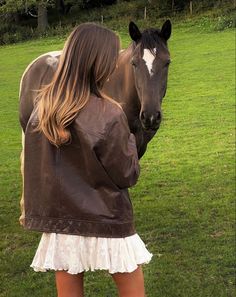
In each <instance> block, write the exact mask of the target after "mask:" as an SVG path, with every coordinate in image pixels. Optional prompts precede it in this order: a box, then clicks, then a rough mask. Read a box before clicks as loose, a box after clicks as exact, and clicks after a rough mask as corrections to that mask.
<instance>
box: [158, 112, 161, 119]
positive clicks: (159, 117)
mask: <svg viewBox="0 0 236 297" xmlns="http://www.w3.org/2000/svg"><path fill="white" fill-rule="evenodd" d="M160 119H161V112H160V111H158V112H157V120H158V121H159V120H160Z"/></svg>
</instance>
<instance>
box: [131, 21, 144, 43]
mask: <svg viewBox="0 0 236 297" xmlns="http://www.w3.org/2000/svg"><path fill="white" fill-rule="evenodd" d="M129 35H130V37H131V38H132V39H133V40H134V41H136V42H138V41H139V40H140V39H141V37H142V33H141V32H140V31H139V28H138V27H137V25H135V23H134V22H130V23H129Z"/></svg>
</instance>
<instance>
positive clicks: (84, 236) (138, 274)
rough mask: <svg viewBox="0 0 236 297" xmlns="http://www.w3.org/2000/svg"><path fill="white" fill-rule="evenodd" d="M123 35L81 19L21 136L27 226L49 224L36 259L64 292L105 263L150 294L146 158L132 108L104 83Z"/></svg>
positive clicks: (124, 282) (129, 290)
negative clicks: (139, 204)
mask: <svg viewBox="0 0 236 297" xmlns="http://www.w3.org/2000/svg"><path fill="white" fill-rule="evenodd" d="M119 49H120V42H119V38H118V37H117V36H116V35H115V34H114V33H113V32H112V31H111V30H109V29H106V28H104V27H102V26H100V25H96V24H94V23H85V24H82V25H80V26H78V27H76V28H75V29H74V31H73V32H72V33H71V34H70V36H69V37H68V39H67V41H66V43H65V46H64V49H63V51H62V54H61V57H60V60H59V64H58V68H57V70H56V72H55V74H54V76H53V79H52V81H51V83H50V84H48V85H45V86H43V87H42V89H41V90H39V93H38V96H37V100H36V101H35V107H34V110H33V112H32V114H31V117H30V119H29V121H28V123H26V124H25V123H23V122H22V123H21V124H22V128H23V131H24V132H25V141H24V169H23V172H24V212H25V218H24V227H25V228H26V229H28V230H37V231H41V232H43V234H42V237H41V240H40V243H39V246H38V249H37V251H36V254H35V257H34V259H33V262H32V264H31V267H33V268H34V270H35V271H47V270H49V269H53V270H55V275H56V286H57V291H58V297H69V296H70V297H81V296H84V295H83V274H84V271H87V270H91V271H93V270H96V269H105V270H107V271H108V272H109V273H110V274H111V275H112V277H113V279H114V281H115V283H116V285H117V288H118V291H119V296H121V297H144V296H145V290H144V279H143V272H142V267H141V264H144V263H148V262H149V261H150V260H151V257H152V254H151V253H149V252H148V250H147V249H146V247H145V244H144V243H143V241H142V240H141V238H140V237H139V236H138V234H137V233H136V231H135V226H134V219H133V210H132V203H131V201H130V198H129V193H128V188H129V187H131V186H133V185H134V184H135V183H136V182H137V179H138V176H139V172H140V167H139V162H138V156H137V149H136V142H135V136H134V135H133V134H132V133H130V130H129V126H128V121H127V118H126V115H125V113H124V112H123V110H122V108H121V107H120V105H119V104H118V103H116V102H115V101H113V100H112V99H111V98H108V97H107V96H105V95H104V94H103V93H102V92H101V89H102V87H103V85H104V83H105V82H106V81H107V79H108V78H109V76H110V75H111V74H112V72H113V71H114V69H115V67H116V64H117V59H118V55H119Z"/></svg>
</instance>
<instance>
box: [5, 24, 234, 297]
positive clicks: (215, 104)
mask: <svg viewBox="0 0 236 297" xmlns="http://www.w3.org/2000/svg"><path fill="white" fill-rule="evenodd" d="M121 36H122V41H123V46H124V47H126V46H127V45H128V43H129V38H128V36H127V34H125V33H122V34H121ZM234 41H235V40H234V31H233V30H226V31H223V32H211V33H210V32H206V31H204V30H201V28H199V27H197V26H180V25H176V26H175V25H174V28H173V36H172V37H171V40H170V50H171V56H172V64H171V66H170V76H169V85H168V92H167V96H166V98H165V100H164V102H163V112H164V121H163V123H162V126H161V129H160V130H159V132H158V134H157V135H156V136H155V138H154V139H153V140H152V142H151V143H150V144H149V147H148V151H147V153H146V154H145V156H144V157H143V159H142V160H141V176H140V179H139V182H138V184H137V185H136V186H135V187H134V188H132V189H131V199H132V201H133V206H134V213H135V221H136V228H137V232H138V234H139V235H140V236H141V238H142V239H143V240H144V242H145V243H146V244H147V248H148V249H149V251H150V252H152V253H153V254H154V256H153V259H152V261H151V262H150V264H148V265H146V266H144V268H143V269H144V273H145V284H146V291H147V296H148V297H190V296H191V297H231V296H232V297H233V296H235V295H234V294H235V291H234V276H235V274H234V273H235V270H234V262H235V258H234V251H235V242H234V239H235V237H234V231H233V230H234V229H233V223H234V219H235V217H234V211H235V205H234V197H233V196H234V193H235V186H234V177H235V171H234V170H235V169H234V162H235V159H234V140H235V134H234V126H235V118H234V111H235V110H234V103H235V102H234V87H235V85H234V79H235V77H234V61H235V56H234ZM63 42H64V40H59V39H45V40H37V41H31V42H26V43H21V44H18V45H12V46H5V47H0V207H1V208H0V224H1V241H0V297H22V296H33V297H42V296H43V297H53V296H56V290H55V285H54V273H53V272H48V273H36V272H34V271H33V270H32V269H31V268H29V265H30V263H31V261H32V258H33V256H34V253H35V250H36V248H37V245H38V242H39V239H40V233H37V232H27V231H24V230H23V229H22V228H21V227H20V225H19V224H18V217H19V215H20V209H19V199H20V193H21V177H20V170H19V155H20V151H21V134H20V126H19V122H18V90H19V81H20V77H21V74H22V73H23V71H24V69H25V67H26V66H27V64H28V63H29V62H30V61H31V60H32V59H34V58H35V57H37V56H38V55H39V54H41V53H44V52H46V51H50V50H57V49H61V48H62V46H63ZM85 291H86V297H115V296H117V295H116V288H115V285H114V284H113V282H112V279H111V277H110V275H108V274H107V273H105V272H104V271H97V272H87V273H86V274H85Z"/></svg>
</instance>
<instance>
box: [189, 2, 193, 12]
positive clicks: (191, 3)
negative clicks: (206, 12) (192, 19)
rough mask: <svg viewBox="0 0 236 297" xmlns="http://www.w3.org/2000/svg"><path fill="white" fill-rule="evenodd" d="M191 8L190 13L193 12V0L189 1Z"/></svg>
mask: <svg viewBox="0 0 236 297" xmlns="http://www.w3.org/2000/svg"><path fill="white" fill-rule="evenodd" d="M189 10H190V14H191V15H192V14H193V1H190V3H189Z"/></svg>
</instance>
